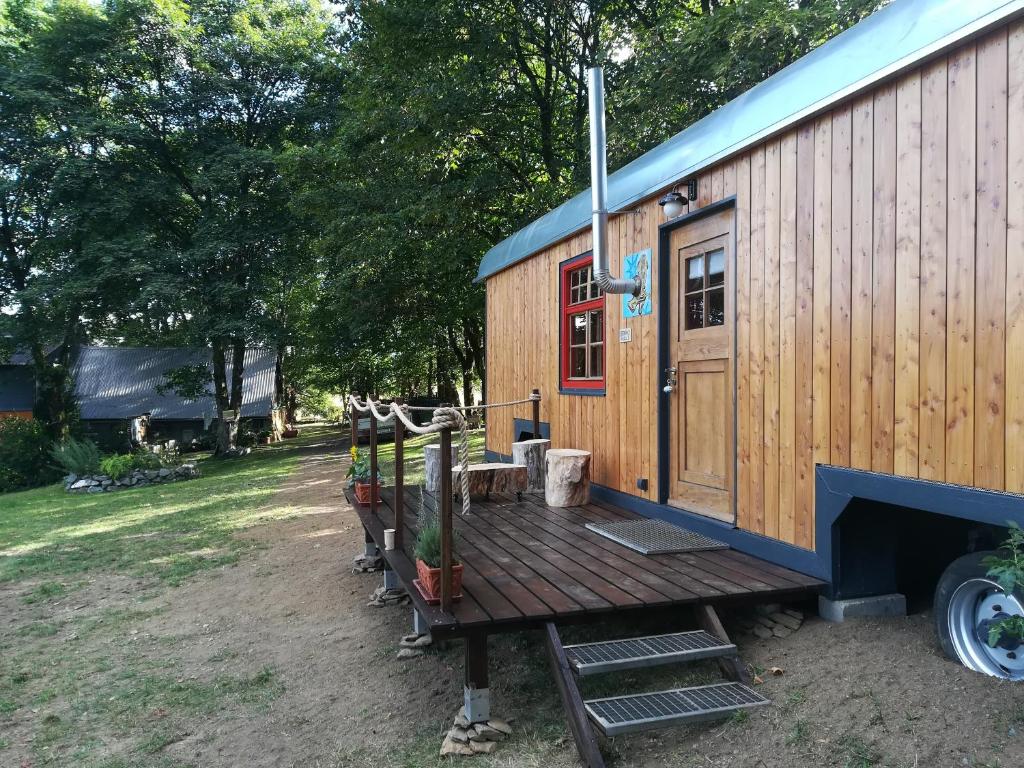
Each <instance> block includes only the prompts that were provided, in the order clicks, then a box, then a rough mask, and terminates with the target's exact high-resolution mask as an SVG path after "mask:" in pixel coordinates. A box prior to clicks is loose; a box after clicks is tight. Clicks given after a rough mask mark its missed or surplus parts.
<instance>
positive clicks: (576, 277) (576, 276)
mask: <svg viewBox="0 0 1024 768" xmlns="http://www.w3.org/2000/svg"><path fill="white" fill-rule="evenodd" d="M569 284H570V285H573V286H576V285H579V284H580V273H579V270H574V271H572V272H570V273H569Z"/></svg>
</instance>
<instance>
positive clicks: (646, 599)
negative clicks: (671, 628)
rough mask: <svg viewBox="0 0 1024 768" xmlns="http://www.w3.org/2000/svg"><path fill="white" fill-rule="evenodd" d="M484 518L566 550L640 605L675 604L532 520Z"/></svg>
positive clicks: (501, 514)
mask: <svg viewBox="0 0 1024 768" xmlns="http://www.w3.org/2000/svg"><path fill="white" fill-rule="evenodd" d="M484 514H490V515H492V516H493V517H494V518H495V519H496V520H500V521H503V522H504V523H506V524H507V525H510V526H512V527H513V528H515V529H516V530H519V531H522V532H523V534H525V535H526V536H527V537H530V538H532V539H533V540H536V541H539V542H541V543H543V544H547V545H549V546H551V547H552V548H556V547H557V548H563V549H565V550H566V552H565V556H566V557H568V558H569V559H570V560H572V561H574V562H575V563H577V564H578V565H580V566H581V567H583V568H586V569H588V570H590V571H592V572H593V573H595V574H601V575H602V577H603V578H604V579H605V580H606V581H609V583H610V584H612V586H615V587H616V589H617V590H619V591H622V592H625V593H627V594H629V595H631V596H632V597H634V598H635V599H636V600H637V601H639V602H642V603H645V604H647V605H664V604H665V603H670V602H672V598H670V597H668V596H667V595H665V594H664V593H662V592H659V591H658V590H656V589H654V588H653V587H650V586H648V585H647V584H644V583H643V582H642V581H639V580H638V579H635V578H633V577H632V576H630V575H629V573H628V572H627V571H623V570H620V569H618V568H616V567H615V565H616V564H615V563H614V562H610V558H599V557H595V556H593V555H591V554H590V553H589V552H587V551H586V549H585V548H584V547H581V546H578V542H571V541H567V540H566V539H565V538H564V537H562V536H560V535H558V534H557V533H552V532H551V531H548V530H545V529H544V528H543V527H541V526H539V525H534V524H533V523H532V521H530V520H529V519H528V518H525V517H522V516H520V515H517V514H515V513H514V512H512V511H510V510H502V511H497V510H494V509H492V510H488V511H487V512H485V513H484ZM612 580H614V581H612ZM616 585H617V586H616Z"/></svg>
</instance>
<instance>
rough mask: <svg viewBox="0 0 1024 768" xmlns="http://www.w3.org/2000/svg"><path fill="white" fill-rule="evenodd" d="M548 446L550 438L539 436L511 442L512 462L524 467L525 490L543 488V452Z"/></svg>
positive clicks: (545, 451) (541, 489)
mask: <svg viewBox="0 0 1024 768" xmlns="http://www.w3.org/2000/svg"><path fill="white" fill-rule="evenodd" d="M550 447H551V441H550V440H542V439H539V438H538V439H536V440H523V441H522V442H518V443H512V463H513V464H522V465H523V466H525V467H526V478H527V482H526V490H528V491H543V490H544V454H545V453H547V452H548V449H549V448H550Z"/></svg>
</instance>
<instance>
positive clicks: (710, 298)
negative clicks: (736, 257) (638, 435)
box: [665, 210, 736, 522]
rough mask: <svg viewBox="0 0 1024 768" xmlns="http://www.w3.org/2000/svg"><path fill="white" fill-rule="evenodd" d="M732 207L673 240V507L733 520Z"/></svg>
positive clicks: (691, 226) (682, 229) (686, 228)
mask: <svg viewBox="0 0 1024 768" xmlns="http://www.w3.org/2000/svg"><path fill="white" fill-rule="evenodd" d="M732 221H733V212H732V211H731V210H729V211H725V212H723V213H719V214H714V215H711V216H708V217H706V218H703V219H699V220H698V221H695V222H693V223H692V224H688V225H686V226H683V227H680V228H678V229H676V230H674V231H673V232H672V234H671V237H670V240H669V247H670V263H669V279H670V280H671V281H672V282H671V288H670V297H671V334H670V339H669V360H670V366H671V367H672V368H675V370H674V371H672V370H671V368H670V370H669V371H666V372H665V374H666V377H667V380H669V381H670V382H672V383H673V390H672V393H671V395H670V396H669V401H670V403H671V418H670V430H671V439H670V441H669V449H670V451H671V458H670V465H669V466H670V468H671V475H670V477H671V480H670V483H669V499H668V502H669V504H671V505H673V506H676V507H680V508H682V509H686V510H689V511H691V512H698V513H700V514H703V515H708V516H710V517H714V518H716V519H719V520H725V521H728V522H733V521H734V520H735V511H734V503H733V475H734V472H735V463H736V462H735V435H734V428H733V425H734V418H735V417H734V407H735V397H734V391H733V375H734V374H733V358H734V354H733V326H734V315H735V311H734V306H733V302H734V297H733V294H734V290H733V258H732V257H733V252H732V251H733V238H732Z"/></svg>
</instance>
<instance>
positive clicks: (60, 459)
mask: <svg viewBox="0 0 1024 768" xmlns="http://www.w3.org/2000/svg"><path fill="white" fill-rule="evenodd" d="M50 457H51V458H52V459H53V461H54V462H55V463H56V464H57V466H58V467H60V469H62V470H64V473H65V474H73V475H88V474H91V473H93V472H97V471H99V468H100V449H99V448H97V447H96V444H95V443H94V442H92V441H91V440H76V439H75V438H73V437H72V438H68V439H67V440H65V441H64V442H63V443H58V444H57V445H55V446H53V449H52V450H51V451H50Z"/></svg>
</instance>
